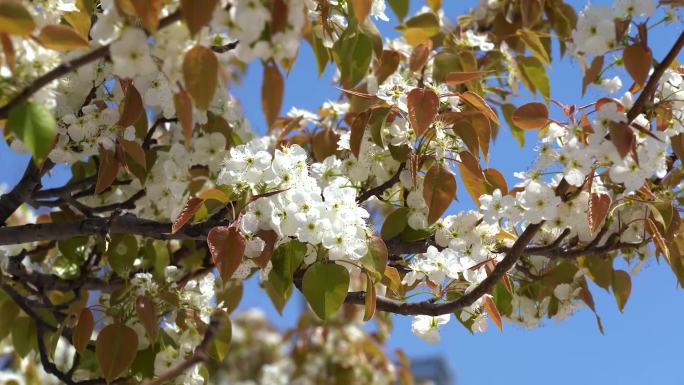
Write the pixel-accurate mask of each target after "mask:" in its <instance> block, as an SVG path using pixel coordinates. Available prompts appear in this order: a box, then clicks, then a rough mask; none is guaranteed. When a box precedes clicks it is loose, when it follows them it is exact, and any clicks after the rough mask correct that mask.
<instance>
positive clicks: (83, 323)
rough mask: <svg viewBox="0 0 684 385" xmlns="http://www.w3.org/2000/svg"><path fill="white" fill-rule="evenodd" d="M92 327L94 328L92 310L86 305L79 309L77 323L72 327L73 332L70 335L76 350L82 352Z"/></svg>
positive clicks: (86, 344) (91, 332) (90, 334)
mask: <svg viewBox="0 0 684 385" xmlns="http://www.w3.org/2000/svg"><path fill="white" fill-rule="evenodd" d="M93 329H95V318H93V312H92V311H90V309H88V308H87V307H85V308H83V310H81V313H80V314H79V316H78V323H76V326H75V327H74V331H73V334H72V335H71V343H72V344H73V345H74V348H76V351H78V352H79V353H82V352H83V351H84V350H85V349H86V346H88V343H89V342H90V336H92V334H93Z"/></svg>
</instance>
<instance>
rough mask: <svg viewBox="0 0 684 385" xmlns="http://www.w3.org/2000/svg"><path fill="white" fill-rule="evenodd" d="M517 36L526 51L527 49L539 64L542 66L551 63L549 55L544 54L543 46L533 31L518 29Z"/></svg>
mask: <svg viewBox="0 0 684 385" xmlns="http://www.w3.org/2000/svg"><path fill="white" fill-rule="evenodd" d="M518 36H520V38H521V39H522V41H523V42H524V43H525V46H526V47H527V49H529V50H530V52H532V54H533V55H534V56H535V57H536V58H537V59H539V60H541V62H542V63H544V64H550V63H551V60H550V59H549V53H548V52H546V48H544V44H542V42H541V39H539V36H538V35H537V34H536V33H535V32H534V31H531V30H529V29H520V30H518Z"/></svg>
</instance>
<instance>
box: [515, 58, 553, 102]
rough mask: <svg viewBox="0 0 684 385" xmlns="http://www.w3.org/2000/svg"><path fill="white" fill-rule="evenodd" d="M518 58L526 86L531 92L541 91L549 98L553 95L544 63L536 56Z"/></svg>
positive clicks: (522, 78)
mask: <svg viewBox="0 0 684 385" xmlns="http://www.w3.org/2000/svg"><path fill="white" fill-rule="evenodd" d="M516 60H517V62H518V69H519V70H520V75H521V80H522V82H523V84H524V85H525V87H527V89H528V90H530V92H532V93H536V92H539V93H540V94H541V95H542V96H543V97H544V98H545V99H549V98H550V97H551V86H550V83H549V76H548V74H547V73H546V70H545V69H544V64H542V62H541V61H540V60H539V59H537V58H536V57H522V56H518V57H517V58H516Z"/></svg>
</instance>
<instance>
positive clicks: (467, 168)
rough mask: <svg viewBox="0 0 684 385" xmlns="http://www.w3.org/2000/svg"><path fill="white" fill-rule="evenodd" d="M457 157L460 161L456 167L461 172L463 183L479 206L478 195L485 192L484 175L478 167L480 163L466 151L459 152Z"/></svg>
mask: <svg viewBox="0 0 684 385" xmlns="http://www.w3.org/2000/svg"><path fill="white" fill-rule="evenodd" d="M459 157H460V158H461V163H459V164H458V169H459V171H460V172H461V179H463V184H464V185H465V188H466V191H468V194H469V195H470V197H471V198H472V199H473V201H474V202H475V203H477V204H478V206H479V204H480V196H481V195H482V194H485V193H486V192H487V190H486V188H485V176H484V173H483V172H482V168H481V167H480V163H479V162H478V161H477V159H476V158H475V157H474V156H473V155H472V154H471V153H469V152H467V151H463V152H461V153H459Z"/></svg>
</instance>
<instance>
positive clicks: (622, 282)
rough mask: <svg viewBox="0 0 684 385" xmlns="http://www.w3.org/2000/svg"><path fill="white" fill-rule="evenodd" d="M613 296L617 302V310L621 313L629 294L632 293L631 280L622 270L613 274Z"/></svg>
mask: <svg viewBox="0 0 684 385" xmlns="http://www.w3.org/2000/svg"><path fill="white" fill-rule="evenodd" d="M612 286H613V294H614V295H615V301H617V305H618V309H620V311H623V310H624V308H625V305H626V304H627V300H628V299H629V294H630V292H631V291H632V278H631V277H630V276H629V273H627V272H626V271H624V270H615V271H614V272H613V285H612Z"/></svg>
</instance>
